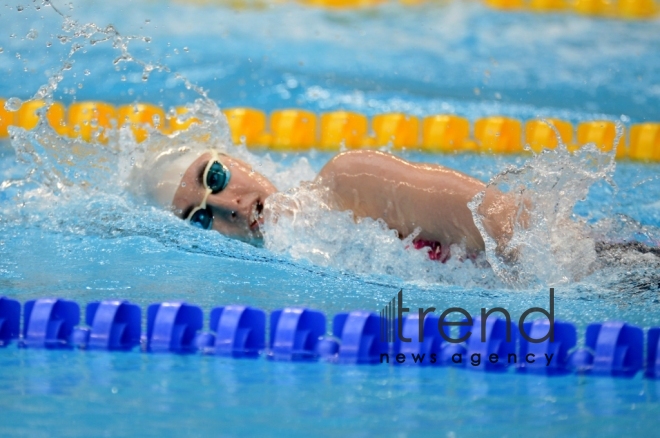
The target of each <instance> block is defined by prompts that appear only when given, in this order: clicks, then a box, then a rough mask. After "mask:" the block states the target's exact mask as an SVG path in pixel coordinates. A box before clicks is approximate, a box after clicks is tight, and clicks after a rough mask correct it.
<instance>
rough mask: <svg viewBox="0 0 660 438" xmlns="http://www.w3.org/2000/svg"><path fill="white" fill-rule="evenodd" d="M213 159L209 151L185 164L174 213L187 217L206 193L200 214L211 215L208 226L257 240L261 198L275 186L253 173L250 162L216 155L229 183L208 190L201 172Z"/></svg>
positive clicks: (200, 202)
mask: <svg viewBox="0 0 660 438" xmlns="http://www.w3.org/2000/svg"><path fill="white" fill-rule="evenodd" d="M215 159H216V158H214V157H213V154H212V153H210V152H207V153H205V154H203V155H201V156H200V157H199V158H197V159H196V160H195V161H194V162H193V163H192V164H191V165H190V167H188V170H186V172H185V173H184V174H183V177H182V178H181V184H180V185H179V188H178V189H177V191H176V193H175V194H174V200H173V201H172V205H173V206H174V214H176V215H177V216H178V217H180V218H181V219H188V218H189V216H190V214H191V213H192V212H193V211H195V209H197V208H198V207H199V206H200V205H201V204H202V203H203V202H204V198H205V197H206V196H207V194H208V197H206V210H205V211H202V212H201V213H205V212H206V213H208V214H209V215H211V216H212V219H211V223H210V224H209V228H210V229H213V230H216V231H219V232H221V233H222V234H224V235H226V236H229V237H233V238H236V239H240V240H243V241H246V242H252V243H254V242H258V241H260V240H261V238H262V236H261V232H260V231H259V226H260V225H262V224H263V215H262V211H263V205H264V200H265V199H266V198H267V197H268V196H269V195H271V194H273V193H275V192H276V189H275V187H274V186H273V185H272V184H271V183H270V181H268V180H267V179H266V177H264V176H263V175H261V174H259V173H257V172H254V171H253V170H252V167H251V166H250V165H249V164H247V163H245V162H243V161H241V160H238V159H236V158H232V157H230V156H228V155H224V154H218V155H217V160H218V161H219V162H220V163H221V164H222V166H224V168H225V169H226V170H229V174H230V178H229V182H228V183H227V185H226V186H225V187H224V188H223V189H221V190H219V191H217V192H216V193H208V192H209V190H208V189H207V185H206V184H205V182H204V181H203V178H204V173H205V171H207V169H209V166H210V165H213V163H209V161H215ZM216 168H217V165H216ZM221 172H222V170H221ZM207 175H208V173H207Z"/></svg>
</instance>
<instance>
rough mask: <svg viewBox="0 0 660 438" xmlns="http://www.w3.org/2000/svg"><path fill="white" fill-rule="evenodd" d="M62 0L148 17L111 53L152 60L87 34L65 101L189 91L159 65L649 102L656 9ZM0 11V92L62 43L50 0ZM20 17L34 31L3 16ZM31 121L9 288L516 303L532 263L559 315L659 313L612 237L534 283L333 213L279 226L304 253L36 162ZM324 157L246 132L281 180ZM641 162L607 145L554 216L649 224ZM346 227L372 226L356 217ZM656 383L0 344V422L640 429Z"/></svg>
mask: <svg viewBox="0 0 660 438" xmlns="http://www.w3.org/2000/svg"><path fill="white" fill-rule="evenodd" d="M56 5H57V3H56ZM60 9H62V10H63V11H67V13H68V14H71V15H72V16H73V17H74V18H75V19H76V20H77V21H78V22H79V23H81V24H84V23H89V22H95V23H96V24H98V25H99V26H101V27H105V26H106V25H107V24H109V23H112V24H114V25H115V27H116V28H117V29H118V31H119V32H120V33H121V34H122V35H139V36H140V38H141V37H144V36H148V37H150V38H151V42H149V43H146V42H144V41H143V40H142V39H140V38H137V39H135V40H132V41H131V42H130V44H129V49H130V51H131V53H132V54H133V55H134V56H135V57H138V58H140V59H141V60H147V61H148V62H152V63H156V62H161V63H163V64H166V65H168V66H169V69H170V70H171V72H157V71H154V72H152V73H151V75H150V77H149V80H148V81H146V82H143V81H142V70H143V68H142V67H139V66H137V65H136V64H135V63H119V64H118V67H116V66H115V65H114V64H113V62H112V61H113V60H114V59H115V58H116V57H117V56H118V55H119V52H118V51H117V50H113V49H111V47H110V44H109V43H99V44H96V45H94V46H85V48H84V49H81V51H79V52H78V53H76V54H75V55H74V56H73V58H72V59H73V60H74V61H75V62H74V63H73V65H72V67H71V69H70V70H66V72H65V76H64V79H63V81H62V82H61V84H60V86H59V87H58V88H57V90H56V91H55V98H56V99H58V100H62V101H64V102H66V103H69V102H71V101H73V100H84V99H99V100H105V101H110V102H113V103H116V104H123V103H127V102H131V101H136V100H146V101H151V102H158V103H162V104H163V105H166V106H167V105H178V104H183V103H189V102H191V101H192V100H193V99H195V98H196V97H198V95H197V94H195V93H194V92H193V91H191V90H187V89H186V88H185V86H183V83H182V82H181V81H178V80H176V79H175V78H174V73H173V72H180V73H182V74H184V75H185V76H186V77H187V78H188V79H189V80H191V81H192V82H193V83H195V84H197V85H200V86H202V87H203V88H204V89H206V90H208V95H209V96H210V97H211V98H212V99H214V100H215V101H217V102H218V103H219V104H220V105H221V106H253V107H258V108H263V109H266V110H270V109H273V108H281V107H290V106H294V107H303V108H307V109H312V110H315V111H323V110H326V109H334V108H348V109H355V110H359V111H362V112H364V113H367V114H375V113H378V112H383V111H388V110H404V111H406V112H409V113H413V114H418V115H425V114H430V113H436V112H442V113H448V112H455V113H458V114H461V115H465V116H467V117H469V118H470V119H474V118H476V117H479V116H482V115H486V114H495V113H498V114H505V115H511V116H514V117H518V118H521V119H526V118H530V117H535V116H538V115H541V116H558V117H563V118H567V119H569V120H572V121H578V120H584V119H594V118H599V117H607V118H609V119H613V120H623V121H626V122H627V121H629V120H631V121H633V122H635V121H642V120H652V121H658V120H660V89H659V88H658V87H659V85H658V84H660V65H659V63H660V30H659V29H660V27H658V23H657V21H656V22H633V23H628V22H620V21H612V20H599V19H591V18H584V17H573V16H566V15H543V16H537V15H528V14H518V13H515V14H498V13H495V12H492V11H488V10H486V9H484V8H482V7H481V6H478V5H474V4H459V3H457V4H450V5H447V6H427V7H421V8H403V7H398V6H396V5H388V6H385V7H382V8H378V9H377V10H368V11H359V12H355V11H353V12H340V13H329V12H326V11H323V10H318V9H306V8H300V7H296V6H295V5H279V6H273V7H268V8H265V9H259V10H254V9H240V10H233V9H230V8H228V7H224V6H218V5H210V6H192V5H191V6H187V5H183V4H178V3H156V2H139V3H137V4H135V5H130V6H129V3H128V2H113V3H112V4H105V3H104V4H98V3H93V2H74V6H73V9H72V10H69V9H67V8H64V7H63V6H62V7H60ZM0 11H1V12H0V25H1V26H0V29H2V31H0V38H1V39H0V47H2V49H3V50H2V53H0V67H1V68H2V71H3V72H6V75H5V77H4V79H3V80H2V81H1V82H0V96H2V97H19V98H21V99H26V98H29V97H30V96H31V95H33V94H34V93H35V92H36V91H37V89H39V87H40V86H41V85H43V84H44V83H45V82H46V80H47V77H48V76H50V75H51V74H53V73H54V71H55V70H57V69H58V68H59V67H60V66H61V62H62V61H61V59H62V57H65V56H66V54H67V53H68V51H69V50H70V48H71V45H70V43H67V44H61V43H60V42H59V40H58V39H57V36H58V35H69V36H71V34H66V33H65V32H64V31H62V30H61V29H60V26H61V25H62V19H61V18H60V17H59V16H58V15H57V14H54V13H53V12H52V11H51V10H49V8H48V7H44V8H42V9H41V10H39V11H36V10H34V7H33V6H32V3H29V4H28V3H26V4H25V9H24V10H23V11H22V12H18V11H17V10H16V5H14V4H12V5H10V6H3V9H1V10H0ZM42 16H43V18H41V17H42ZM30 29H34V30H36V31H37V34H38V36H37V37H36V38H35V39H29V38H25V36H26V35H27V34H28V33H29V32H30ZM11 34H15V35H16V36H15V37H10V35H11ZM49 41H52V42H53V45H52V46H51V47H48V45H47V44H48V42H49ZM78 41H82V39H80V40H78ZM74 43H75V41H74ZM175 49H176V51H177V52H178V54H177V53H176V52H175ZM83 51H85V52H86V53H83ZM16 53H18V54H19V56H16ZM117 69H118V71H116V70H117ZM86 70H88V71H89V74H86V73H85V71H86ZM79 84H81V85H79ZM17 136H18V137H19V138H20V139H24V138H27V137H25V134H23V133H20V132H19V133H18V134H17ZM31 140H32V144H33V146H34V148H35V149H34V151H35V153H36V154H37V155H38V156H39V157H40V159H41V161H35V160H34V159H33V158H29V157H30V156H29V154H23V153H22V154H18V158H20V160H21V162H17V154H16V153H15V151H14V148H18V149H19V150H21V151H23V150H24V147H25V142H24V141H23V140H20V141H15V142H14V145H13V146H12V145H10V144H9V142H5V143H0V184H2V185H0V295H5V296H9V297H12V298H15V299H18V300H20V301H21V302H24V301H26V300H28V299H33V298H39V297H45V296H58V297H64V298H71V299H74V300H76V301H78V302H79V303H81V304H83V305H84V304H85V303H87V302H89V301H92V300H98V299H106V298H126V299H130V300H131V301H132V302H135V303H138V304H140V305H141V306H143V307H144V306H146V305H148V304H150V303H153V302H158V301H163V300H179V299H183V300H186V301H188V302H191V303H195V304H198V305H200V306H202V308H203V309H204V310H205V312H207V314H208V311H209V310H210V309H211V308H212V307H214V306H217V305H223V304H229V303H241V304H249V305H254V306H257V307H260V308H262V309H265V310H273V309H277V308H281V307H284V306H309V307H312V308H316V309H320V310H322V311H324V312H326V314H328V315H332V314H334V313H336V312H339V311H347V310H356V309H365V310H371V311H378V310H379V309H380V308H381V307H382V306H383V305H384V304H385V303H386V302H388V301H389V300H390V299H391V298H392V296H393V295H394V294H395V293H396V292H397V291H398V290H399V289H400V288H403V290H404V291H405V299H406V304H409V305H410V307H413V308H414V307H429V306H435V307H436V308H438V309H444V308H448V307H452V306H460V307H464V308H466V309H468V310H470V311H472V312H478V311H479V309H480V308H481V307H487V308H491V307H495V306H501V307H505V308H507V309H509V310H510V312H511V314H512V316H513V317H514V318H516V317H517V316H518V315H520V314H521V313H522V312H523V311H524V310H526V309H527V308H529V307H533V306H540V307H547V300H548V292H547V288H548V286H549V285H550V284H551V283H552V284H555V288H556V291H557V292H556V293H557V296H556V315H557V318H558V319H564V320H568V321H572V322H574V323H575V324H576V325H577V326H578V328H579V329H580V332H581V333H583V330H584V328H585V326H586V325H587V324H589V323H591V322H597V321H603V320H611V319H622V320H626V321H629V322H631V323H633V324H636V325H639V326H641V327H645V328H648V327H651V326H658V325H660V307H658V291H659V289H660V278H659V277H660V276H659V275H658V273H659V272H660V265H659V264H658V262H657V261H654V260H653V258H652V257H650V258H649V257H645V256H640V255H634V254H617V255H616V256H617V257H618V258H619V259H620V260H615V261H611V260H609V261H601V263H602V264H601V265H598V267H597V268H595V269H593V270H591V271H589V272H588V273H587V274H586V275H585V276H584V277H582V278H580V279H576V280H572V281H568V282H561V281H558V282H556V283H554V281H555V280H554V277H553V278H551V277H548V276H544V277H542V278H541V280H538V281H536V282H532V283H531V284H523V285H515V286H511V285H508V284H505V283H503V282H502V281H500V280H499V279H498V278H497V276H495V275H494V274H493V273H492V271H491V270H489V269H487V268H483V267H478V266H473V265H472V264H471V263H464V264H459V263H456V264H449V266H442V265H439V264H437V263H432V262H430V261H428V260H424V259H423V257H417V256H418V255H419V254H417V255H416V254H410V253H409V252H406V251H404V250H403V249H402V248H401V247H400V246H397V245H398V244H397V243H391V242H390V243H387V242H386V244H383V245H380V246H382V247H378V248H377V247H375V245H373V243H372V244H371V245H372V246H371V247H369V241H367V242H362V241H361V240H360V236H361V235H360V234H359V233H358V231H356V229H355V228H351V227H350V226H346V227H345V228H343V229H342V232H343V233H344V234H346V235H348V236H350V239H349V240H350V241H352V242H353V244H352V245H350V244H349V245H347V244H346V243H339V244H337V245H336V246H335V247H328V245H327V241H326V240H323V238H322V236H321V237H318V239H316V240H315V238H314V237H313V236H303V237H300V239H308V240H301V241H300V242H298V241H295V239H293V238H291V239H292V244H293V243H302V244H303V246H304V247H306V248H307V249H309V250H310V251H309V252H305V251H298V252H293V251H283V252H279V251H273V250H270V249H267V248H255V247H252V246H249V245H246V244H243V243H241V242H236V241H231V240H228V239H226V238H225V237H223V236H220V235H217V234H214V233H204V232H200V231H198V230H195V229H191V228H190V227H187V226H186V225H185V224H184V223H183V222H182V221H179V220H177V219H176V218H174V217H171V216H170V215H168V214H166V213H164V212H159V211H157V210H154V209H151V208H150V207H147V206H144V205H141V204H140V203H139V202H136V201H135V200H134V199H132V198H131V197H130V196H128V195H127V194H125V193H124V192H123V191H122V190H121V189H119V188H118V187H119V184H118V183H117V179H116V178H117V175H118V174H119V173H118V172H119V171H117V170H116V169H114V170H113V171H112V172H104V171H102V170H99V168H103V162H98V161H93V160H92V161H91V162H89V163H87V162H86V163H85V165H79V166H74V170H75V172H72V173H71V174H67V175H66V177H64V176H58V175H59V174H57V170H58V169H60V168H58V167H51V166H50V164H52V163H60V161H57V160H54V159H53V157H55V156H58V154H57V153H56V152H53V151H59V153H60V155H61V156H63V157H64V159H66V158H68V157H69V152H68V149H67V148H68V147H73V146H76V145H74V144H72V142H70V141H69V140H60V141H55V142H53V145H54V146H53V147H52V151H49V149H48V148H41V149H39V148H38V147H37V146H38V145H37V143H38V141H36V140H35V139H34V138H32V139H31ZM119 142H120V143H122V142H124V140H119ZM28 143H29V142H28ZM128 145H129V146H130V142H129V143H128ZM111 146H112V144H111ZM76 147H78V146H76ZM58 148H59V149H58ZM98 153H99V154H101V153H105V152H98ZM241 153H245V154H247V152H245V151H243V152H241ZM403 155H404V156H405V157H406V158H409V159H411V160H415V161H426V162H433V163H439V164H444V165H447V166H450V167H453V168H456V169H459V170H462V171H464V172H466V173H468V174H470V175H473V176H475V177H477V178H479V179H482V180H483V181H488V180H490V179H491V178H493V177H494V176H496V175H497V174H498V173H499V172H501V171H502V170H503V169H505V168H507V167H508V166H515V167H519V168H520V167H522V166H525V165H529V164H530V163H536V162H535V161H533V160H532V159H531V158H530V157H506V158H504V157H487V156H477V155H451V156H443V155H425V154H421V153H416V152H405V153H403ZM100 156H102V157H105V158H109V157H112V156H113V155H112V154H109V153H108V154H107V155H100ZM330 157H331V155H329V154H322V153H316V152H310V153H306V154H303V155H286V156H284V155H278V154H275V155H272V156H270V157H268V156H267V154H266V153H265V152H263V151H261V152H256V153H255V154H254V155H253V156H252V157H251V160H253V161H254V162H255V163H258V164H257V165H259V166H262V168H261V169H263V171H264V172H265V173H267V174H268V175H269V176H271V177H273V178H275V179H276V181H277V183H278V186H279V187H281V188H287V187H291V186H294V185H296V184H295V183H297V181H299V180H304V179H309V178H310V175H312V176H313V174H314V171H318V170H319V169H320V168H321V167H322V166H323V164H324V163H325V162H326V161H327V160H328V159H329V158H330ZM47 159H48V160H47ZM550 162H551V163H552V162H553V161H552V159H551V160H550ZM556 162H557V163H558V162H559V161H556ZM538 165H540V164H538ZM534 166H537V164H534ZM31 169H32V170H33V172H32V173H29V172H30V170H31ZM659 171H660V166H659V165H642V164H634V163H628V162H623V163H619V164H618V165H617V167H616V171H615V172H614V174H613V176H612V178H613V182H614V186H613V185H610V184H608V183H607V182H605V181H604V180H601V181H599V182H597V183H596V184H595V185H593V186H592V187H591V189H590V191H589V195H588V197H587V198H586V200H585V201H584V202H578V203H577V204H576V206H575V208H574V212H575V215H576V216H577V217H580V218H583V219H584V220H585V221H587V222H588V223H589V224H590V227H591V229H592V233H593V234H595V235H598V236H601V237H603V238H606V239H607V240H613V241H629V240H640V241H644V242H646V243H648V244H650V245H656V246H657V245H658V242H660V232H659V228H660V179H658V178H657V175H658V173H659ZM21 181H23V182H24V184H22V183H21ZM53 181H55V182H66V184H60V185H58V184H56V183H54V182H53ZM80 181H88V182H90V183H89V185H84V184H82V183H81V182H80ZM576 184H577V182H576ZM90 185H91V187H90ZM551 192H552V191H551V190H550V189H549V193H551ZM326 220H328V221H331V222H332V221H334V220H335V218H334V217H329V218H326ZM367 225H368V224H366V225H365V227H366V226H367ZM360 230H362V231H364V230H363V229H360ZM323 231H324V230H323V229H320V230H318V234H323ZM364 232H365V233H371V234H369V236H372V235H373V236H376V237H378V238H383V239H384V240H382V241H386V239H385V238H384V237H383V236H384V235H383V234H382V233H380V234H379V233H378V232H375V231H373V229H366V231H364ZM363 234H364V233H363ZM385 237H386V236H385ZM288 238H290V237H288V236H286V235H284V236H283V237H281V239H285V240H286V239H288ZM380 241H381V240H379V242H380ZM566 244H568V242H567V243H566ZM361 245H363V246H361ZM355 248H358V249H359V251H355ZM364 248H367V249H364ZM319 249H323V251H327V253H329V254H334V256H333V259H332V260H330V261H328V262H323V261H322V260H321V261H320V262H319V259H318V258H316V255H315V254H314V252H313V250H319ZM342 260H346V262H345V263H342V262H341V261H342ZM530 269H531V270H539V271H540V270H542V266H540V265H535V266H533V267H530ZM548 278H551V280H552V281H549V280H547V279H548ZM544 279H545V280H544ZM659 385H660V384H659V383H658V382H656V381H651V380H645V379H642V378H641V376H640V375H638V376H637V377H636V378H634V379H632V380H623V379H607V378H592V377H580V376H565V377H559V378H539V377H538V376H523V375H518V374H515V373H513V372H510V373H507V374H496V375H492V374H481V373H477V372H470V371H466V370H455V369H447V368H437V369H412V368H409V367H405V368H401V367H389V366H385V365H381V366H365V367H352V366H338V365H329V364H314V363H312V364H289V363H272V362H268V361H266V360H263V359H262V360H256V361H250V360H228V359H222V358H216V357H204V356H197V355H193V356H174V355H146V354H140V353H137V352H132V353H102V352H80V351H35V350H19V349H17V348H16V347H15V345H12V346H10V347H8V348H4V349H0V434H2V435H27V436H41V435H43V436H50V435H58V436H59V435H67V436H90V435H160V436H163V435H232V436H233V435H257V434H259V435H284V434H286V435H308V434H310V433H314V434H318V435H337V434H345V435H351V436H353V435H357V436H362V435H373V434H377V433H382V434H386V435H402V436H408V435H413V434H415V433H421V434H424V435H431V434H433V435H445V436H463V435H468V434H473V433H483V434H487V435H495V436H510V435H521V434H535V435H541V436H544V435H547V436H550V435H576V436H592V435H598V436H614V435H622V434H626V435H629V434H633V433H635V434H637V435H640V436H653V435H654V431H655V429H656V427H657V418H658V415H659V414H660V405H659V402H658V396H659V394H660V386H659Z"/></svg>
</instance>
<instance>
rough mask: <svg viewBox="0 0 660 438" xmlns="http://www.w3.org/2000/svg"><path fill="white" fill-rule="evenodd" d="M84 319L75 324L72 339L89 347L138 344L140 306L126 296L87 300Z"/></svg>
mask: <svg viewBox="0 0 660 438" xmlns="http://www.w3.org/2000/svg"><path fill="white" fill-rule="evenodd" d="M85 323H86V324H87V325H88V327H76V328H75V329H74V332H73V343H74V344H75V345H76V346H77V347H79V348H89V349H91V350H130V349H132V348H133V347H135V346H138V345H140V335H141V333H140V331H141V327H140V326H141V324H142V309H140V307H139V306H138V305H136V304H131V303H129V302H128V301H125V300H114V301H110V300H108V301H94V302H91V303H89V304H87V308H86V311H85Z"/></svg>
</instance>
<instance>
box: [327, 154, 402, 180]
mask: <svg viewBox="0 0 660 438" xmlns="http://www.w3.org/2000/svg"><path fill="white" fill-rule="evenodd" d="M410 165H411V163H409V162H407V161H405V160H403V159H402V158H399V157H396V156H394V155H392V154H388V153H386V152H381V151H373V150H366V149H365V150H354V151H346V152H342V153H340V154H337V155H335V156H334V157H333V158H332V159H331V160H330V161H328V163H327V164H326V165H325V166H323V169H321V171H320V172H319V175H318V179H324V180H327V179H336V178H339V177H341V176H342V175H357V174H361V173H379V174H382V173H389V172H396V171H400V170H403V169H402V167H407V166H410Z"/></svg>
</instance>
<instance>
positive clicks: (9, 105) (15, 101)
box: [5, 97, 23, 111]
mask: <svg viewBox="0 0 660 438" xmlns="http://www.w3.org/2000/svg"><path fill="white" fill-rule="evenodd" d="M22 104H23V101H22V100H21V99H19V98H18V97H12V98H9V99H7V102H5V109H6V110H7V111H18V109H19V108H20V107H21V105H22Z"/></svg>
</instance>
